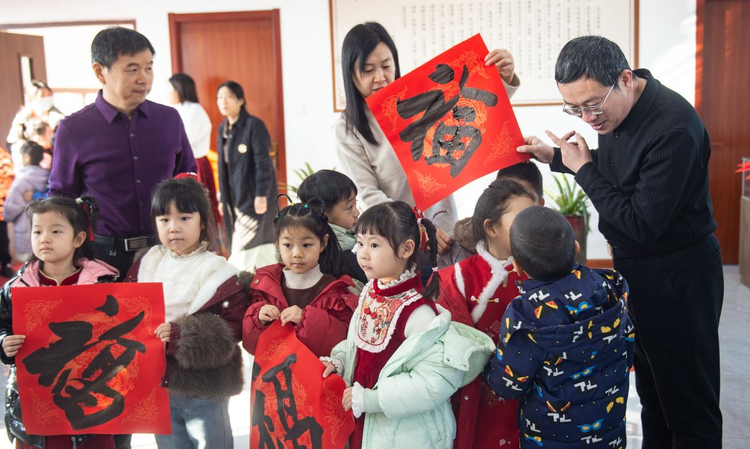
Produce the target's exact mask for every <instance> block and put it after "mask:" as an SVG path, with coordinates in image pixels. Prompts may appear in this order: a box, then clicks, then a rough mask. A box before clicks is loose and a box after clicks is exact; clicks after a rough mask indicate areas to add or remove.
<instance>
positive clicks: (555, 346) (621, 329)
mask: <svg viewBox="0 0 750 449" xmlns="http://www.w3.org/2000/svg"><path fill="white" fill-rule="evenodd" d="M510 245H511V252H512V253H513V258H514V261H513V265H514V267H515V269H516V270H517V271H518V272H522V271H524V272H526V274H527V275H528V277H529V280H528V281H525V282H521V283H520V284H519V288H518V290H519V292H520V293H521V295H520V296H518V297H517V298H516V299H514V300H513V301H512V302H511V303H510V305H509V306H508V308H507V309H506V311H505V315H504V316H503V320H502V324H501V331H500V344H499V345H498V348H497V352H496V354H495V356H494V357H492V358H491V359H490V363H489V364H488V365H487V368H486V369H485V372H484V380H485V382H487V384H488V385H489V386H490V388H491V389H492V391H494V392H495V393H496V394H497V395H498V396H500V397H503V398H513V399H516V398H518V399H521V406H520V409H519V418H518V425H519V429H520V434H521V435H520V437H521V447H522V448H524V449H528V448H530V449H537V448H540V447H544V448H551V449H562V448H565V449H572V448H582V447H586V448H607V449H612V448H615V449H617V448H620V447H625V440H626V436H625V410H626V407H627V404H626V402H627V398H628V385H629V379H628V375H629V370H630V367H631V366H632V364H633V353H634V346H635V343H634V338H635V333H634V332H635V331H634V326H633V324H632V322H631V320H630V318H629V317H628V314H627V297H628V286H627V283H626V282H625V279H623V277H622V276H620V274H618V273H617V272H615V271H612V270H590V269H588V268H586V267H584V266H580V265H578V264H576V263H575V255H576V253H577V252H578V242H576V241H575V239H574V237H573V229H572V228H571V226H570V224H568V222H567V221H566V220H565V219H564V218H563V217H562V216H561V215H560V214H558V213H557V212H555V211H553V210H551V209H547V208H544V207H540V206H534V207H531V208H528V209H526V210H524V211H523V212H521V213H520V214H518V216H517V217H516V219H515V221H514V222H513V225H512V226H511V228H510Z"/></svg>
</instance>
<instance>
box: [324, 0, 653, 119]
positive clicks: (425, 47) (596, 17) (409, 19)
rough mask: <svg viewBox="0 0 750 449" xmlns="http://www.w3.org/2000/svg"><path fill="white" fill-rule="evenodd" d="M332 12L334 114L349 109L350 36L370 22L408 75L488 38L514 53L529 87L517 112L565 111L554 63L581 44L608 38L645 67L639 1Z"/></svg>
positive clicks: (445, 1)
mask: <svg viewBox="0 0 750 449" xmlns="http://www.w3.org/2000/svg"><path fill="white" fill-rule="evenodd" d="M329 6H330V19H331V54H332V58H333V59H332V66H333V67H332V73H333V107H334V110H335V111H343V110H344V108H345V107H346V101H345V95H344V85H343V77H342V72H341V70H342V69H341V46H342V44H343V42H344V37H345V36H346V33H348V32H349V30H350V29H352V27H354V26H355V25H357V24H359V23H364V22H379V23H380V24H381V25H383V26H384V27H385V29H386V30H388V32H389V33H390V34H391V37H392V38H393V41H394V42H395V43H396V48H398V53H399V60H400V64H401V73H408V72H410V71H411V70H414V69H415V68H416V67H418V66H420V65H422V64H424V63H425V62H426V61H428V60H430V59H432V58H433V57H434V56H435V55H438V54H440V53H442V52H444V51H445V50H447V49H449V48H451V47H452V46H454V45H456V44H457V43H459V42H461V41H464V40H466V39H467V38H469V37H470V36H473V35H474V34H477V33H481V34H482V36H484V37H485V39H486V41H487V44H488V45H489V46H490V48H507V49H508V50H510V52H511V53H512V54H513V56H514V59H515V63H516V73H517V74H518V76H519V78H520V79H521V86H522V87H521V89H519V90H518V92H517V93H516V94H515V95H514V97H513V102H512V103H513V106H536V105H550V104H560V105H562V101H561V99H560V94H559V93H558V91H557V86H556V85H555V78H554V66H555V61H556V60H557V55H558V54H559V53H560V49H561V48H562V47H563V45H565V43H566V42H568V41H569V40H571V39H573V38H575V37H578V36H584V35H588V34H595V35H599V36H604V37H606V38H608V39H610V40H612V41H614V42H616V43H617V44H618V45H619V46H620V48H622V51H623V52H624V53H625V56H626V57H627V58H628V61H629V62H630V64H631V67H633V68H636V67H637V66H638V9H639V0H621V1H615V2H613V1H609V0H572V1H568V2H555V1H552V0H493V1H481V0H399V1H396V0H383V1H380V2H378V4H377V7H376V8H369V7H364V4H363V3H362V2H361V1H360V0H329ZM482 56H484V55H482Z"/></svg>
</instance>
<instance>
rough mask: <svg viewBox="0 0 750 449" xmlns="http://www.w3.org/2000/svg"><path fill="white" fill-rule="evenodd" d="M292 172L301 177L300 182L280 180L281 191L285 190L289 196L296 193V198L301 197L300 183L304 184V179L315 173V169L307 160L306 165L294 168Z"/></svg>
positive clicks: (298, 177)
mask: <svg viewBox="0 0 750 449" xmlns="http://www.w3.org/2000/svg"><path fill="white" fill-rule="evenodd" d="M292 172H293V173H294V174H295V175H296V176H297V179H299V183H298V184H289V183H286V182H279V191H280V192H285V193H286V194H287V195H289V196H292V195H294V198H295V199H299V197H298V196H297V189H299V185H300V184H302V181H304V180H305V179H306V178H307V177H308V176H310V175H312V174H313V173H315V170H313V168H312V165H310V163H309V162H305V165H304V166H303V167H302V168H299V169H296V170H292Z"/></svg>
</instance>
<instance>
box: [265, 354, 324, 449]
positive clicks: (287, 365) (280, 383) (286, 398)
mask: <svg viewBox="0 0 750 449" xmlns="http://www.w3.org/2000/svg"><path fill="white" fill-rule="evenodd" d="M296 362H297V354H289V355H288V356H287V357H286V359H284V361H283V362H281V363H280V364H278V365H276V366H274V367H273V368H271V369H269V370H268V371H266V372H265V373H264V374H263V376H261V380H262V381H263V382H266V383H273V388H274V390H275V391H276V410H277V412H278V414H279V418H280V420H281V425H282V426H283V427H284V431H285V432H286V436H285V437H284V440H285V441H291V442H292V444H293V445H294V447H295V449H306V448H307V446H304V445H301V444H300V443H299V439H300V438H301V437H302V436H303V435H304V434H305V433H308V432H309V434H310V441H311V443H312V449H321V448H322V447H323V428H322V427H321V426H320V424H318V422H317V421H316V420H315V417H314V416H307V417H305V418H301V419H300V418H299V416H298V413H297V402H296V399H295V397H294V392H293V391H292V368H291V366H292V365H293V364H294V363H296ZM279 374H281V377H283V379H279V377H278V376H279ZM257 376H258V373H256V370H255V367H253V378H257ZM255 395H256V396H255V402H254V403H253V418H252V419H253V426H255V425H256V424H257V425H258V427H259V429H260V436H261V446H260V447H261V448H265V447H270V448H273V440H272V438H271V435H270V432H273V430H274V429H273V425H272V424H271V419H270V417H267V416H265V408H264V407H265V406H264V403H265V398H266V396H265V395H264V394H263V393H262V392H260V391H257V390H256V392H255ZM290 421H291V422H292V423H293V424H292V425H290V423H289V422H290ZM264 427H265V428H264ZM278 447H283V445H282V442H281V441H279V442H278Z"/></svg>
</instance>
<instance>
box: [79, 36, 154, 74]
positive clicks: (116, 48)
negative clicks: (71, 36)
mask: <svg viewBox="0 0 750 449" xmlns="http://www.w3.org/2000/svg"><path fill="white" fill-rule="evenodd" d="M145 50H150V51H151V54H152V55H155V54H156V50H154V47H153V45H151V42H149V40H148V38H146V36H144V35H142V34H141V33H139V32H137V31H135V30H131V29H130V28H124V27H119V26H114V27H109V28H105V29H103V30H101V31H100V32H99V33H97V34H96V36H95V37H94V40H93V41H92V42H91V62H92V63H94V62H98V63H99V64H101V65H102V66H104V67H106V68H108V69H111V68H112V64H114V63H115V61H117V59H118V58H119V57H120V56H124V55H127V56H132V55H135V54H137V53H140V52H142V51H145Z"/></svg>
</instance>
